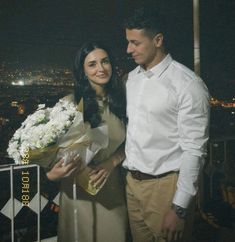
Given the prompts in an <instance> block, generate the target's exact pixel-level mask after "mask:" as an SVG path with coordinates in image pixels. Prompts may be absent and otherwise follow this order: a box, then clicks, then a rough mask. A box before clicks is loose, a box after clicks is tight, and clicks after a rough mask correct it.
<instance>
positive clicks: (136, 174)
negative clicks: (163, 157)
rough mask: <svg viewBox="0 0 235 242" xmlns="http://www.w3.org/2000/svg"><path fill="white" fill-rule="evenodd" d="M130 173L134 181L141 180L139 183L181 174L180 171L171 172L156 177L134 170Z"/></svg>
mask: <svg viewBox="0 0 235 242" xmlns="http://www.w3.org/2000/svg"><path fill="white" fill-rule="evenodd" d="M128 171H129V172H130V173H131V176H132V177H133V178H134V179H136V180H139V181H142V180H149V179H159V178H163V177H165V176H168V175H170V174H173V173H179V172H178V171H169V172H166V173H163V174H160V175H156V176H154V175H149V174H146V173H143V172H141V171H133V170H128Z"/></svg>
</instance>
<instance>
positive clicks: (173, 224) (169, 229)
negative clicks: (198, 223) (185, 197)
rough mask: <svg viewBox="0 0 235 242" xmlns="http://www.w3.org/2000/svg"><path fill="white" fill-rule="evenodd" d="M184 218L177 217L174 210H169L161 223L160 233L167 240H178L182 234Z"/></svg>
mask: <svg viewBox="0 0 235 242" xmlns="http://www.w3.org/2000/svg"><path fill="white" fill-rule="evenodd" d="M184 223H185V220H184V219H181V218H179V217H178V216H177V215H176V213H175V211H174V210H172V209H171V210H170V211H169V212H168V213H167V214H166V216H165V218H164V220H163V224H162V235H163V237H164V238H166V241H167V242H172V241H180V239H181V238H182V235H183V230H184Z"/></svg>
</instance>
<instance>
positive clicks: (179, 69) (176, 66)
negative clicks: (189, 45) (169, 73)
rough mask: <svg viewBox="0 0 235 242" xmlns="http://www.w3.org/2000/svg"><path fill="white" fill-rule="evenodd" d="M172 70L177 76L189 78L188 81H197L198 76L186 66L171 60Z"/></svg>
mask: <svg viewBox="0 0 235 242" xmlns="http://www.w3.org/2000/svg"><path fill="white" fill-rule="evenodd" d="M171 66H172V68H173V71H174V72H175V73H178V74H179V75H182V76H185V78H187V79H188V78H189V79H195V78H196V79H197V78H199V76H197V75H196V73H195V72H194V71H193V70H191V69H189V68H188V67H187V66H185V65H184V64H182V63H180V62H178V61H176V60H173V61H172V65H171Z"/></svg>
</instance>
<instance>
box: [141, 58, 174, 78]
mask: <svg viewBox="0 0 235 242" xmlns="http://www.w3.org/2000/svg"><path fill="white" fill-rule="evenodd" d="M172 61H173V59H172V57H171V55H170V54H167V55H166V57H165V58H164V59H163V60H162V61H161V62H160V63H158V64H157V65H156V66H154V67H152V68H151V69H149V70H147V71H146V70H145V69H144V68H143V67H142V66H138V67H137V73H143V74H144V75H145V76H146V77H147V78H151V77H152V76H154V75H156V76H158V77H160V76H161V74H162V73H163V72H164V71H165V70H166V68H167V67H168V66H169V65H170V63H171V62H172Z"/></svg>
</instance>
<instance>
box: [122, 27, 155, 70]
mask: <svg viewBox="0 0 235 242" xmlns="http://www.w3.org/2000/svg"><path fill="white" fill-rule="evenodd" d="M126 39H127V41H128V46H127V53H128V54H131V55H132V57H133V59H134V60H135V62H136V63H137V64H139V65H142V66H144V67H145V69H150V68H151V67H152V66H154V64H153V63H154V61H155V58H156V56H157V51H158V48H157V46H156V39H155V38H154V37H153V38H151V37H149V36H148V35H146V34H145V32H144V30H143V29H126Z"/></svg>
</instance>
